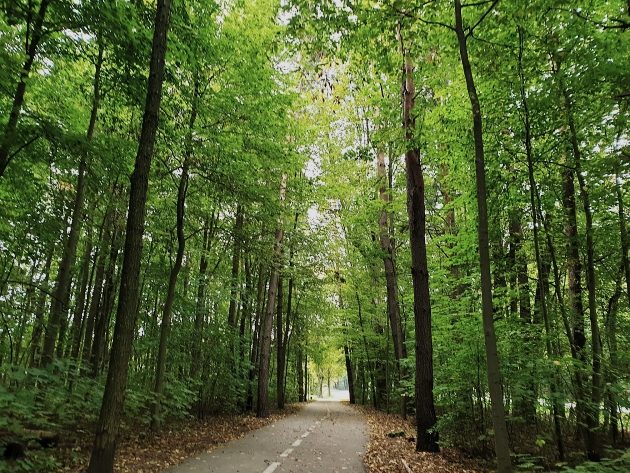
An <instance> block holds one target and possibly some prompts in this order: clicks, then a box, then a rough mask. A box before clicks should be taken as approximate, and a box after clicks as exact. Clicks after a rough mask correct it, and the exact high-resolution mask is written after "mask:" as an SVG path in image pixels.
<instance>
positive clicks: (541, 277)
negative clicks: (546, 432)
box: [518, 27, 564, 461]
mask: <svg viewBox="0 0 630 473" xmlns="http://www.w3.org/2000/svg"><path fill="white" fill-rule="evenodd" d="M518 34H519V54H518V71H519V79H520V88H519V89H520V94H521V104H522V108H523V114H522V116H523V127H524V129H525V137H524V138H525V139H524V145H525V154H526V157H527V177H528V181H529V204H530V207H531V213H532V226H533V230H534V253H535V255H536V274H537V277H538V284H537V291H536V296H537V302H538V304H537V310H538V311H539V312H540V314H541V316H542V319H543V322H544V326H545V347H546V350H547V356H548V357H552V356H554V353H553V351H552V346H551V324H550V321H549V313H548V311H547V288H548V284H547V278H548V272H549V270H548V267H546V266H545V263H544V262H543V258H542V254H541V251H540V237H539V231H538V230H539V226H538V212H537V207H536V195H537V186H536V180H535V178H534V150H533V143H532V132H531V124H530V121H529V119H530V116H529V104H528V102H527V94H526V92H525V87H526V84H525V74H524V71H523V52H524V32H523V29H522V28H521V27H519V28H518ZM559 384H560V373H559V370H558V367H556V366H555V365H554V373H553V376H552V379H551V382H550V385H549V389H550V392H551V403H552V415H553V421H554V433H555V437H556V439H555V440H556V445H557V448H558V456H559V458H560V460H561V461H564V440H563V438H562V425H561V422H560V405H559V401H558V395H557V392H558V385H559Z"/></svg>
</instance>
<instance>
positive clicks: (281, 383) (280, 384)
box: [276, 276, 288, 409]
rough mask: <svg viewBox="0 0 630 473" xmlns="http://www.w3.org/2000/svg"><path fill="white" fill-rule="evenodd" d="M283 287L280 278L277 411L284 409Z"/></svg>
mask: <svg viewBox="0 0 630 473" xmlns="http://www.w3.org/2000/svg"><path fill="white" fill-rule="evenodd" d="M283 286H284V284H283V278H282V276H280V278H279V279H278V295H277V298H278V304H277V310H276V367H277V374H276V401H277V405H278V409H284V367H285V361H286V354H285V348H286V342H287V341H286V338H285V337H284V334H283V330H284V326H283V318H282V315H283V314H282V312H283V289H284V287H283ZM287 318H288V314H287Z"/></svg>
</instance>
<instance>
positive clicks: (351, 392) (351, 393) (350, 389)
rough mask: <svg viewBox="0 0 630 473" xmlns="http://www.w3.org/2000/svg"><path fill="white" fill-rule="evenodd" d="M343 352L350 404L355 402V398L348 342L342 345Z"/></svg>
mask: <svg viewBox="0 0 630 473" xmlns="http://www.w3.org/2000/svg"><path fill="white" fill-rule="evenodd" d="M343 354H344V357H345V359H346V373H347V375H348V392H349V396H350V404H355V403H356V399H355V397H354V372H353V369H352V359H351V358H350V348H349V347H348V344H347V343H346V344H344V346H343Z"/></svg>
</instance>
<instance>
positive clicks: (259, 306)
mask: <svg viewBox="0 0 630 473" xmlns="http://www.w3.org/2000/svg"><path fill="white" fill-rule="evenodd" d="M265 285H266V283H265V276H264V271H263V265H262V263H261V264H260V265H259V267H258V284H257V289H256V319H255V320H254V325H253V328H252V351H251V354H250V359H249V361H250V369H249V375H248V377H247V378H248V383H247V400H246V402H245V409H246V410H248V411H251V410H253V408H254V378H255V377H256V372H257V366H258V358H259V357H258V352H259V346H260V321H261V320H262V318H263V315H262V311H263V309H264V301H263V298H264V290H265Z"/></svg>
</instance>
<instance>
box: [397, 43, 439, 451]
mask: <svg viewBox="0 0 630 473" xmlns="http://www.w3.org/2000/svg"><path fill="white" fill-rule="evenodd" d="M400 41H401V51H402V53H403V61H404V64H403V82H402V98H403V127H404V130H405V140H406V142H407V145H406V146H407V150H406V152H405V168H406V172H407V213H408V215H409V240H410V246H411V279H412V282H413V301H414V302H413V313H414V321H415V326H416V337H415V338H416V343H415V348H416V389H415V393H416V429H417V437H416V450H417V451H425V452H437V451H439V449H440V448H439V445H438V439H439V436H438V433H437V431H436V429H435V425H436V422H437V418H436V415H435V405H434V400H433V335H432V332H431V299H430V293H429V268H428V262H427V245H426V240H425V234H426V211H425V204H424V176H423V174H422V164H421V163H420V151H419V150H418V149H417V148H416V146H415V145H414V143H413V139H414V128H415V118H414V115H413V114H414V105H415V104H414V101H415V85H414V80H413V65H412V64H411V60H410V58H409V52H408V51H407V50H406V49H405V48H404V46H403V45H402V36H401V39H400ZM394 290H396V289H394ZM388 297H389V293H388ZM388 307H389V306H388ZM399 320H400V318H398V325H399V326H400V322H399ZM397 330H399V328H398V327H397ZM401 332H402V331H401ZM401 336H402V335H401V333H399V334H398V337H401ZM399 343H401V344H402V343H404V340H402V339H401V340H400V341H399ZM401 355H402V353H401Z"/></svg>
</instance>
